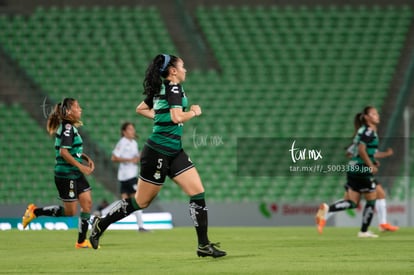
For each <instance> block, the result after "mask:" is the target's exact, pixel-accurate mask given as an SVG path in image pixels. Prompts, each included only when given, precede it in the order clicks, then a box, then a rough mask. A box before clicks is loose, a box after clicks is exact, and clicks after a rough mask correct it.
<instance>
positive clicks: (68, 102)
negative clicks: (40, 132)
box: [46, 97, 82, 136]
mask: <svg viewBox="0 0 414 275" xmlns="http://www.w3.org/2000/svg"><path fill="white" fill-rule="evenodd" d="M75 101H76V99H74V98H70V97H67V98H65V99H63V100H62V102H59V103H58V104H56V105H55V107H54V108H53V111H52V112H51V113H50V114H49V117H48V119H47V123H46V130H47V131H48V133H49V134H50V135H51V136H52V135H54V134H55V133H56V130H57V128H58V127H59V124H60V123H62V120H64V119H65V120H67V121H69V122H70V123H72V124H73V125H75V126H81V125H82V121H75V120H73V119H72V118H71V117H70V116H68V115H67V114H68V111H69V110H70V108H71V107H72V104H73V103H74V102H75Z"/></svg>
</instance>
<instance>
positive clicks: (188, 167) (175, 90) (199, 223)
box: [89, 54, 226, 258]
mask: <svg viewBox="0 0 414 275" xmlns="http://www.w3.org/2000/svg"><path fill="white" fill-rule="evenodd" d="M186 72H187V71H186V69H185V68H184V62H183V60H182V59H181V58H178V57H176V56H172V55H167V54H160V55H157V56H156V57H155V58H154V59H153V61H152V62H151V64H150V65H149V67H148V68H147V71H146V75H145V79H144V94H145V95H146V98H145V99H144V101H143V102H141V103H140V104H139V105H138V106H137V108H136V112H137V113H138V114H140V115H142V116H144V117H146V118H149V119H151V120H153V121H154V126H153V131H152V133H151V135H150V136H149V138H148V140H147V142H146V143H145V145H144V147H143V149H142V151H141V163H140V165H141V169H140V176H139V180H138V189H137V192H136V193H135V199H134V198H132V199H131V198H128V199H123V200H121V201H119V203H118V205H116V206H114V208H113V209H112V210H110V211H109V214H108V215H107V216H105V217H104V218H99V217H96V218H95V219H94V222H93V225H92V231H91V236H90V238H89V240H90V242H91V244H92V246H93V248H95V249H96V248H98V246H99V238H100V237H101V236H102V234H103V232H104V231H105V230H106V229H107V228H108V226H109V225H110V224H112V223H114V222H116V221H118V220H120V219H122V218H124V217H126V216H128V215H129V214H130V213H132V212H134V211H136V210H139V209H143V208H146V207H148V206H149V204H150V203H151V201H152V200H153V199H154V198H155V197H156V196H157V194H158V192H159V191H160V190H161V188H162V185H163V183H164V181H165V178H166V177H167V176H168V177H170V178H171V179H172V180H173V181H174V182H175V183H176V184H177V185H178V186H180V187H181V189H182V190H183V191H184V192H185V193H186V194H187V195H188V196H189V197H190V203H189V209H190V216H191V219H192V220H193V222H194V226H195V229H196V233H197V237H198V248H197V255H198V256H200V257H206V256H210V257H214V258H216V257H222V256H225V255H226V252H224V251H221V250H219V249H218V248H217V247H218V244H215V243H212V242H210V240H209V239H208V236H207V227H208V222H207V207H206V202H205V199H204V197H205V196H204V187H203V184H202V182H201V179H200V176H199V174H198V172H197V170H196V168H195V166H194V164H193V162H192V161H191V160H190V158H189V157H188V155H187V154H186V153H185V152H184V150H183V148H182V143H181V135H182V133H183V125H184V123H185V122H186V121H188V120H190V119H192V118H194V117H198V116H200V115H201V108H200V106H198V105H192V106H190V108H188V101H187V96H186V94H185V92H184V89H183V87H182V85H181V83H182V82H184V81H185V76H186Z"/></svg>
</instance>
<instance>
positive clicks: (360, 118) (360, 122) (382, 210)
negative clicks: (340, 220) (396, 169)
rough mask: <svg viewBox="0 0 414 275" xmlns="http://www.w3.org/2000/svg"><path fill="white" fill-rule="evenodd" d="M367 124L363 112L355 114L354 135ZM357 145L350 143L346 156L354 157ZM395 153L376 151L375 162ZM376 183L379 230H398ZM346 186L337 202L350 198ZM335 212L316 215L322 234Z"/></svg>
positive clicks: (383, 194)
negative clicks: (389, 221) (391, 219)
mask: <svg viewBox="0 0 414 275" xmlns="http://www.w3.org/2000/svg"><path fill="white" fill-rule="evenodd" d="M365 124H366V122H365V120H364V115H363V113H357V114H356V115H355V116H354V134H353V137H354V138H355V136H356V135H357V133H358V130H359V129H360V128H361V127H362V126H364V125H365ZM356 146H357V145H356V144H355V143H352V144H350V145H349V146H348V147H347V148H346V156H347V157H348V158H352V156H353V154H354V152H355V150H356ZM393 154H394V151H393V150H392V149H391V148H388V149H387V150H386V151H384V152H380V151H376V152H375V154H374V158H375V162H374V164H375V165H376V166H377V167H379V165H380V164H379V161H378V159H381V158H387V157H390V156H392V155H393ZM375 183H376V188H375V190H376V194H377V200H376V203H375V208H376V210H377V215H378V224H379V230H380V231H391V232H394V231H397V230H398V229H399V227H398V226H394V225H391V224H389V223H388V222H387V208H386V198H385V191H384V189H383V188H382V185H381V184H380V183H379V182H378V181H377V180H375ZM344 187H345V194H344V198H343V199H341V200H339V201H337V202H336V203H341V202H346V201H348V200H349V197H348V186H347V185H345V186H344ZM333 214H335V212H328V213H327V214H326V217H325V218H326V219H319V218H318V216H316V223H317V228H318V232H319V233H320V234H322V232H323V228H324V226H325V224H326V221H327V220H328V219H329V218H330V217H331V216H333Z"/></svg>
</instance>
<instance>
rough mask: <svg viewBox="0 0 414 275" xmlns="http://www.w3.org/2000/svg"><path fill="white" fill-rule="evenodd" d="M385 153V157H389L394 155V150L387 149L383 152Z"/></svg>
mask: <svg viewBox="0 0 414 275" xmlns="http://www.w3.org/2000/svg"><path fill="white" fill-rule="evenodd" d="M385 153H386V154H387V156H388V157H389V156H392V155H394V150H392V148H388V149H387V150H386V151H385Z"/></svg>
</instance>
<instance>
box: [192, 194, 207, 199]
mask: <svg viewBox="0 0 414 275" xmlns="http://www.w3.org/2000/svg"><path fill="white" fill-rule="evenodd" d="M204 198H205V193H204V192H203V193H200V194H197V195H194V196H191V197H190V199H191V200H202V199H204Z"/></svg>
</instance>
